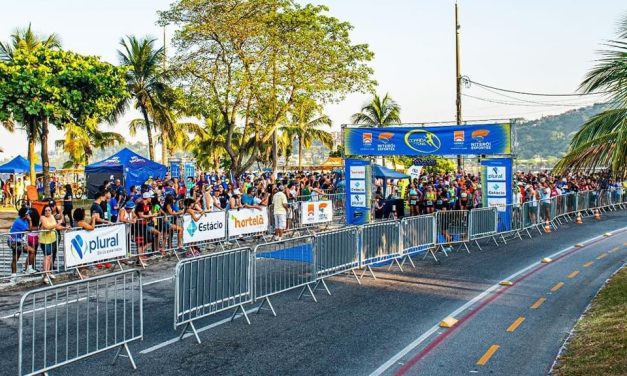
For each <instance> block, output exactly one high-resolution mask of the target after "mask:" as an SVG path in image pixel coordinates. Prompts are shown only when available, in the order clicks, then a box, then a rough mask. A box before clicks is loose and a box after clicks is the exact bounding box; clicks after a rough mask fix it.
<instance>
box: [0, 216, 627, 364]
mask: <svg viewBox="0 0 627 376" xmlns="http://www.w3.org/2000/svg"><path fill="white" fill-rule="evenodd" d="M626 219H627V213H626V212H612V213H608V214H607V215H604V216H603V219H602V220H601V221H593V220H592V219H586V220H585V222H586V223H585V224H584V225H575V224H572V223H571V224H567V225H565V226H561V227H560V229H559V230H558V231H554V232H553V233H551V234H548V235H539V234H538V233H537V232H536V233H534V234H533V238H532V239H528V238H525V239H524V240H515V241H512V242H509V244H508V245H507V246H503V245H501V246H500V247H498V248H497V247H496V246H494V245H489V242H484V243H483V244H482V248H483V250H482V251H478V250H477V248H476V247H475V248H472V249H471V250H472V253H471V254H466V253H465V252H455V253H453V254H451V255H450V256H449V257H440V259H441V261H442V263H441V264H435V263H434V262H433V261H432V260H429V259H427V260H416V266H417V268H416V269H412V268H410V267H405V271H404V272H400V271H399V270H398V268H394V269H392V270H391V271H390V272H388V271H387V270H386V268H377V269H375V273H376V275H377V279H376V280H374V279H372V278H371V277H365V278H364V279H363V280H362V285H358V284H357V282H356V281H355V279H354V278H351V277H349V276H340V277H334V278H331V279H330V280H329V282H328V285H329V288H330V289H331V292H332V295H331V296H328V295H326V294H325V293H323V292H322V291H320V290H319V291H318V292H317V293H316V295H317V298H318V303H314V302H313V301H312V300H311V299H310V298H305V299H303V300H300V301H299V300H297V299H296V298H297V296H298V291H291V292H287V293H284V294H281V295H278V296H277V297H275V298H274V299H273V304H274V307H275V309H276V311H277V314H278V316H277V317H273V316H272V315H270V314H269V313H268V312H267V311H263V312H262V313H261V314H259V315H256V314H252V312H251V314H250V318H251V321H252V325H250V326H249V325H247V324H246V321H245V320H243V319H237V320H235V321H234V322H233V323H229V322H228V320H227V319H228V317H229V315H230V312H224V313H220V314H217V315H214V316H212V317H210V318H208V319H203V320H199V322H198V323H197V325H196V326H197V328H199V329H200V331H201V332H200V338H201V340H202V344H197V343H196V341H195V340H194V339H193V338H192V337H187V338H184V339H183V340H181V341H178V340H177V336H178V334H179V332H180V329H179V332H176V331H174V329H173V325H172V322H173V288H174V287H173V284H172V283H171V282H170V281H162V282H157V283H152V284H149V285H146V286H145V287H144V340H143V341H137V342H134V343H132V344H131V345H130V348H131V351H132V352H133V354H134V357H135V361H136V363H137V366H138V369H137V371H134V372H132V368H131V366H130V363H128V361H126V359H120V360H119V361H118V363H117V364H116V365H111V364H110V361H111V358H112V357H113V355H114V354H113V352H111V351H109V352H106V353H103V354H99V355H95V356H93V357H90V358H89V359H86V360H81V361H78V362H76V363H74V364H72V365H68V366H65V367H63V368H61V369H59V370H56V371H54V372H53V373H52V374H54V375H76V374H89V375H90V376H95V375H110V374H117V373H124V372H132V374H137V375H139V374H142V375H143V374H146V375H155V374H167V375H190V374H209V373H217V374H229V375H231V374H234V375H244V374H246V375H249V374H259V375H277V374H278V375H283V374H290V375H292V374H313V375H318V374H325V375H326V374H338V375H369V374H373V373H374V374H395V373H396V374H421V375H440V374H446V375H461V374H468V373H492V374H500V375H505V374H507V375H515V374H521V375H542V374H546V373H547V371H548V370H549V368H550V367H551V364H552V363H553V361H554V359H555V357H556V355H557V353H558V351H559V348H560V346H561V345H562V343H563V341H564V339H565V338H566V336H567V335H568V332H569V331H570V330H571V328H572V326H573V325H574V323H575V321H576V319H577V318H578V317H579V316H580V315H581V314H582V312H583V310H584V309H585V307H586V306H587V305H588V304H589V302H590V300H591V298H592V297H593V296H594V294H595V293H596V292H597V291H598V289H599V288H600V287H601V286H602V284H603V282H604V281H605V280H606V279H607V278H608V277H609V276H610V275H611V274H612V273H613V272H615V271H616V270H617V269H618V268H619V267H620V266H621V265H622V264H623V263H624V262H625V259H626V258H627V247H625V243H626V242H627V231H626V232H620V233H619V232H618V231H617V230H618V229H621V228H624V227H625V226H627V220H626ZM607 231H613V232H614V235H613V236H611V237H607V238H605V237H602V236H601V238H599V239H598V240H593V241H592V242H590V244H589V245H587V246H585V247H583V248H580V249H576V250H574V249H568V250H566V251H565V252H563V253H561V254H560V255H556V256H555V257H554V259H555V260H554V262H553V263H550V264H539V260H540V259H541V258H543V257H546V256H549V255H553V254H555V253H556V252H560V251H563V250H565V249H567V248H568V247H571V246H573V245H575V243H579V242H583V241H586V240H588V239H590V238H593V237H597V236H599V235H602V234H603V233H605V232H607ZM617 247H618V248H617ZM608 251H611V253H607V252H608ZM603 254H605V255H606V256H603V257H601V258H600V259H597V257H599V256H601V255H603ZM588 261H592V262H593V263H592V264H588V266H584V264H585V263H586V262H588ZM576 270H578V271H579V273H578V274H577V275H576V276H573V277H572V278H568V275H569V274H570V273H572V272H574V271H576ZM171 272H172V265H171V264H164V265H158V267H157V268H154V269H152V270H149V271H148V272H147V273H146V276H145V281H146V282H149V283H150V282H151V281H153V282H154V281H156V280H159V279H162V278H164V277H167V276H168V275H169V274H170V273H171ZM515 273H516V276H515V277H513V278H511V279H512V280H513V282H514V285H513V286H511V287H500V286H498V282H499V281H501V280H503V279H504V278H507V277H508V276H511V275H513V274H515ZM558 282H563V283H564V284H563V285H562V286H561V287H560V288H559V289H556V290H555V291H551V288H552V287H554V286H555V285H556V284H557V283H558ZM495 284H497V285H495ZM486 290H488V292H487V293H486ZM18 297H19V293H3V295H2V296H0V302H1V303H2V305H1V307H0V316H2V317H6V315H8V314H10V313H13V312H14V311H15V307H16V305H17V303H18V301H19V299H18ZM541 297H544V298H546V300H545V301H544V302H543V303H542V305H540V306H539V307H538V308H536V309H532V308H530V307H531V305H532V304H534V303H535V302H536V301H537V300H538V299H539V298H541ZM246 308H247V309H252V308H253V307H252V306H247V307H246ZM460 308H463V309H460ZM455 311H457V312H455ZM453 312H455V317H456V318H457V319H459V320H460V322H459V323H458V324H457V325H456V326H455V327H454V328H453V329H440V328H438V327H437V326H436V324H437V323H438V322H439V321H440V320H442V319H443V318H445V317H446V316H448V315H450V314H451V313H453ZM519 317H524V321H522V323H520V325H519V326H518V327H517V328H516V329H515V330H514V331H513V332H507V328H508V327H509V326H510V325H511V324H512V323H513V322H514V321H515V320H516V319H517V318H519ZM16 333H17V320H15V319H13V318H3V319H2V320H1V321H0V338H2V339H3V340H2V341H0V352H1V353H2V354H3V356H2V357H0V370H2V371H0V373H1V374H15V373H16V370H17V358H18V357H17V337H16ZM492 345H497V346H499V347H498V348H497V349H495V348H493V349H495V350H494V351H493V354H492V355H491V356H490V357H488V356H487V355H486V356H484V354H485V353H486V351H487V350H488V349H490V347H491V346H492ZM482 357H483V358H484V365H477V362H479V360H480V359H481V358H482Z"/></svg>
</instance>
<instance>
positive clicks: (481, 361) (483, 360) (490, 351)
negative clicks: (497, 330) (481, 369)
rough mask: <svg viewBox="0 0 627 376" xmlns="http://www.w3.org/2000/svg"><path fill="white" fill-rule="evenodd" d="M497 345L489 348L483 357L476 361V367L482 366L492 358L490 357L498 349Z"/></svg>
mask: <svg viewBox="0 0 627 376" xmlns="http://www.w3.org/2000/svg"><path fill="white" fill-rule="evenodd" d="M499 347H501V346H499V345H492V346H490V348H489V349H488V351H486V352H485V354H483V356H482V357H481V358H479V360H478V361H477V365H478V366H484V365H485V364H486V363H487V362H488V361H489V360H490V358H491V357H492V355H494V353H495V352H496V350H498V349H499Z"/></svg>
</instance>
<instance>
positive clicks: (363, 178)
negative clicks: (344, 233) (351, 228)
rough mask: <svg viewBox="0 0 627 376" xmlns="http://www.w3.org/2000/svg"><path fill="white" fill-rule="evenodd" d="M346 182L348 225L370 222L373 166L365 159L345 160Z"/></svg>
mask: <svg viewBox="0 0 627 376" xmlns="http://www.w3.org/2000/svg"><path fill="white" fill-rule="evenodd" d="M344 166H345V171H346V173H345V175H346V181H347V182H348V184H347V187H348V190H347V192H346V196H347V197H346V198H347V199H346V223H347V224H349V225H361V224H364V223H368V222H370V205H371V204H370V201H371V196H372V194H371V184H372V183H371V179H372V166H371V165H370V161H367V160H363V159H346V160H344Z"/></svg>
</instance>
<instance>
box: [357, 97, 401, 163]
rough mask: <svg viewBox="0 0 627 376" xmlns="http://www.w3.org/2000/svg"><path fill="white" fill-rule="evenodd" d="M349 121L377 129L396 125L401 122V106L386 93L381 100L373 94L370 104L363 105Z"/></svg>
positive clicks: (382, 161)
mask: <svg viewBox="0 0 627 376" xmlns="http://www.w3.org/2000/svg"><path fill="white" fill-rule="evenodd" d="M351 120H352V121H353V123H355V124H362V125H364V126H368V127H377V128H383V127H386V126H388V125H390V124H398V123H400V122H401V106H399V105H398V103H396V102H395V101H394V100H393V99H392V97H390V95H389V94H387V93H386V94H385V96H384V97H383V99H381V97H379V95H378V94H375V95H374V98H372V100H371V101H370V102H367V103H365V104H364V105H363V107H362V108H361V111H360V112H358V113H356V114H354V115H353V116H352V117H351ZM381 164H383V165H385V159H384V158H383V157H381Z"/></svg>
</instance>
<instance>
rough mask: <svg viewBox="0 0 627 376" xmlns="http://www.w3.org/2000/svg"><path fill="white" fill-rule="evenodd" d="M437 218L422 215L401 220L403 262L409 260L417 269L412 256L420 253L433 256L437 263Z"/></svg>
mask: <svg viewBox="0 0 627 376" xmlns="http://www.w3.org/2000/svg"><path fill="white" fill-rule="evenodd" d="M435 228H436V226H435V216H433V215H421V216H418V217H405V218H403V219H402V220H401V238H402V239H401V240H402V249H403V256H404V257H403V261H405V260H409V262H410V263H411V264H412V266H414V267H415V265H414V263H413V261H412V259H411V256H412V255H414V254H417V253H420V252H427V253H425V257H426V256H427V255H429V254H431V256H433V258H434V259H435V261H438V259H437V257H435V253H434V247H435V239H436V234H435Z"/></svg>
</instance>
